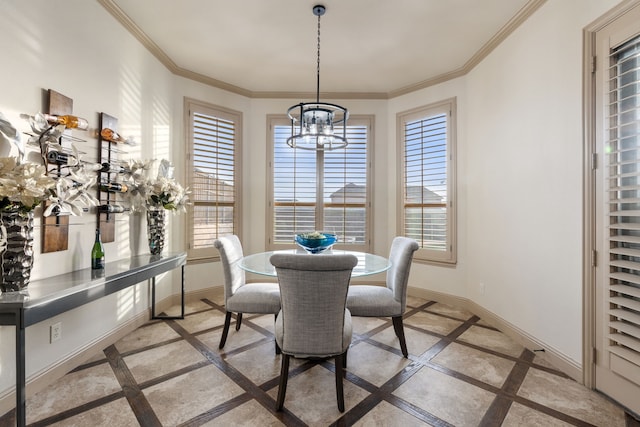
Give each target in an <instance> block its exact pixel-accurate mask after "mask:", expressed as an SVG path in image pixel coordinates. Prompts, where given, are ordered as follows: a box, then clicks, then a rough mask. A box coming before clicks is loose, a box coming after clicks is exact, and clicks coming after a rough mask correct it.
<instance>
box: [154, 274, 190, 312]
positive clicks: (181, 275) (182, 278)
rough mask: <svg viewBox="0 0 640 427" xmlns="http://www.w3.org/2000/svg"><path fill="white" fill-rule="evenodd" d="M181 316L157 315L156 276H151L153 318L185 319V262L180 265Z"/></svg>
mask: <svg viewBox="0 0 640 427" xmlns="http://www.w3.org/2000/svg"><path fill="white" fill-rule="evenodd" d="M180 297H181V302H180V316H158V315H156V278H155V276H154V277H152V278H151V318H152V319H184V264H183V265H181V266H180Z"/></svg>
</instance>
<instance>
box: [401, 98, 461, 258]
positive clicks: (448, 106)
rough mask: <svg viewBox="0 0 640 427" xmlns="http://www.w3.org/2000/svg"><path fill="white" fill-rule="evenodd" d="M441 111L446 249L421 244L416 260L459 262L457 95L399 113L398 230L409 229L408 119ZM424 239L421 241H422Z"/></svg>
mask: <svg viewBox="0 0 640 427" xmlns="http://www.w3.org/2000/svg"><path fill="white" fill-rule="evenodd" d="M440 114H446V115H447V127H446V128H447V142H446V147H447V171H446V176H447V183H446V189H447V190H446V221H447V225H446V230H447V235H446V239H445V241H446V244H445V250H434V249H427V248H424V247H422V246H421V247H420V248H419V249H418V250H417V251H416V252H415V254H414V257H413V258H414V260H415V261H418V262H423V263H429V264H436V265H445V266H453V265H455V264H456V263H457V246H458V245H457V237H456V236H457V203H456V187H457V186H456V129H457V124H456V123H457V110H456V98H455V97H454V98H449V99H445V100H442V101H438V102H434V103H431V104H428V105H425V106H421V107H417V108H413V109H411V110H407V111H402V112H399V113H397V114H396V132H397V135H396V138H397V141H398V143H397V147H398V152H397V161H398V180H397V182H398V186H397V209H398V210H397V218H398V223H397V233H398V234H399V235H406V232H405V226H404V224H405V212H406V207H405V202H406V197H405V194H406V181H405V176H406V162H405V151H406V140H405V125H406V123H407V122H410V121H415V120H419V119H426V118H428V117H433V116H437V115H440ZM418 243H420V242H418Z"/></svg>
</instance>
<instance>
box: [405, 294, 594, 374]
mask: <svg viewBox="0 0 640 427" xmlns="http://www.w3.org/2000/svg"><path fill="white" fill-rule="evenodd" d="M407 293H408V294H409V295H411V296H415V297H419V298H423V299H426V300H430V301H437V302H441V303H443V304H448V305H452V306H456V307H460V308H464V309H465V310H468V311H470V312H471V313H473V314H475V315H477V316H478V317H480V318H481V319H482V320H484V321H485V322H487V323H489V324H490V325H491V326H493V327H495V328H496V329H498V330H499V331H501V332H503V333H504V334H505V335H507V336H508V337H510V338H511V339H513V340H514V341H516V342H517V343H519V344H520V345H522V346H524V347H525V348H528V349H529V350H532V351H533V350H540V349H544V352H542V351H536V356H539V357H541V358H542V359H544V360H545V361H547V362H549V363H550V364H551V365H553V366H554V367H556V368H557V369H558V370H560V371H561V372H564V373H565V374H566V375H568V376H569V377H571V378H573V379H574V380H575V381H577V382H579V383H580V384H583V382H584V378H583V372H582V366H581V365H579V364H578V363H576V362H575V361H574V360H571V359H570V358H568V357H567V356H566V355H564V354H562V353H561V352H560V351H558V350H557V349H555V348H553V347H552V346H550V345H547V344H545V343H544V342H542V341H540V340H539V339H537V338H535V337H533V336H531V335H529V334H528V333H527V332H525V331H523V330H522V329H520V328H518V327H517V326H515V325H513V324H511V323H510V322H508V321H506V320H505V319H503V318H501V317H500V316H498V315H496V314H495V313H493V312H491V311H489V310H487V309H486V308H484V307H482V306H481V305H478V304H477V303H476V302H474V301H471V300H469V299H467V298H462V297H457V296H454V295H449V294H445V293H441V292H436V291H430V290H427V289H420V288H414V287H409V289H408V291H407Z"/></svg>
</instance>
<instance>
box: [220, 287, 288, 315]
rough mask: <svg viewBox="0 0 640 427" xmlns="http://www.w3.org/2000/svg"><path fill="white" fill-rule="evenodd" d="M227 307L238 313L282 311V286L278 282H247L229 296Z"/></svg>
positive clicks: (228, 309)
mask: <svg viewBox="0 0 640 427" xmlns="http://www.w3.org/2000/svg"><path fill="white" fill-rule="evenodd" d="M225 309H226V310H227V311H232V312H236V313H265V314H266V313H269V314H276V313H277V312H278V311H280V287H279V286H278V284H277V283H245V284H244V285H242V286H240V287H239V288H238V289H236V292H235V293H234V294H233V295H232V296H231V297H229V298H227V302H226V306H225Z"/></svg>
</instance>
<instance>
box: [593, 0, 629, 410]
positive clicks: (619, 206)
mask: <svg viewBox="0 0 640 427" xmlns="http://www.w3.org/2000/svg"><path fill="white" fill-rule="evenodd" d="M595 41H596V52H597V55H596V58H595V60H596V70H595V71H596V77H595V80H594V81H595V83H596V99H595V105H596V117H595V124H596V134H595V135H596V138H595V150H596V155H597V158H596V159H597V160H596V162H595V163H597V166H596V167H595V170H596V173H595V177H596V183H595V192H596V194H595V208H596V216H595V219H596V224H595V226H596V227H595V237H596V242H595V244H596V253H597V258H596V260H597V262H596V263H595V264H596V275H595V282H596V286H595V316H596V319H595V350H596V351H595V360H594V363H595V388H596V389H597V390H600V391H601V392H603V393H604V394H606V395H608V396H610V397H612V398H613V399H615V400H616V401H618V402H620V403H621V404H622V405H624V406H626V407H627V408H629V409H631V410H632V411H634V412H636V413H640V398H639V396H640V7H634V8H633V9H631V10H630V11H628V12H627V13H625V14H623V15H622V16H621V17H619V18H617V19H615V20H614V21H612V22H611V23H610V24H608V25H607V26H605V27H604V28H602V29H601V30H599V31H597V32H596V40H595Z"/></svg>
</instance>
